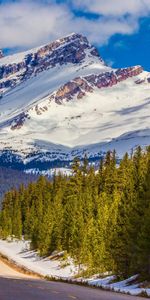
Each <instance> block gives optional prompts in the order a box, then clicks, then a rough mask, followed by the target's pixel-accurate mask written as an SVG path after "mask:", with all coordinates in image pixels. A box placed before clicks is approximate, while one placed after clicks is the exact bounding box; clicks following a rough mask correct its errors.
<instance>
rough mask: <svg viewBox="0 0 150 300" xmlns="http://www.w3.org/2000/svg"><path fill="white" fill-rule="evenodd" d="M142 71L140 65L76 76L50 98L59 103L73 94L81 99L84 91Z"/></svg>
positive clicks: (87, 91) (114, 83)
mask: <svg viewBox="0 0 150 300" xmlns="http://www.w3.org/2000/svg"><path fill="white" fill-rule="evenodd" d="M142 72H143V68H142V67H141V66H135V67H130V68H124V69H118V70H116V71H111V72H105V73H101V74H98V75H95V74H91V75H88V76H85V77H78V78H75V79H74V80H72V81H70V82H68V83H66V84H65V85H63V86H62V87H61V88H60V89H59V90H58V91H57V92H56V93H54V94H53V95H52V96H51V97H50V100H51V101H55V102H56V103H57V104H61V103H62V101H63V100H67V101H70V100H71V99H72V98H73V97H74V96H76V97H77V99H81V98H83V97H84V96H85V95H86V93H89V92H90V93H92V92H93V91H94V88H96V87H97V88H98V89H101V88H108V87H111V86H113V85H116V84H117V83H119V82H121V81H123V80H126V79H127V78H130V77H134V76H137V75H139V74H140V73H142Z"/></svg>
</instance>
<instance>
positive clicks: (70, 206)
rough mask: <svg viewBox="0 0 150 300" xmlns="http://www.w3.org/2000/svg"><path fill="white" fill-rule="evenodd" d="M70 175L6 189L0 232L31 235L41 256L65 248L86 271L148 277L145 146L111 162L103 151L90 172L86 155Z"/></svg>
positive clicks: (149, 185)
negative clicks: (137, 274) (85, 267)
mask: <svg viewBox="0 0 150 300" xmlns="http://www.w3.org/2000/svg"><path fill="white" fill-rule="evenodd" d="M72 169H73V176H70V177H66V176H63V175H61V174H60V175H58V176H54V178H53V181H52V182H49V181H48V180H47V179H46V178H44V177H40V178H39V179H38V181H37V182H36V183H31V184H29V185H28V187H27V188H25V187H23V186H21V187H20V190H19V191H17V190H12V191H10V192H8V193H7V194H6V195H5V197H4V200H3V207H2V211H1V214H0V235H1V237H2V238H6V237H8V236H10V235H15V236H16V237H18V238H21V237H22V235H24V237H25V238H26V239H31V241H32V247H33V248H34V249H38V251H39V253H40V255H49V254H50V253H52V252H53V251H54V250H58V251H59V250H66V251H67V253H68V254H69V255H70V256H71V257H73V258H74V259H75V261H76V262H77V263H78V264H83V265H86V266H87V269H88V272H89V273H91V274H92V273H98V272H104V271H112V272H115V273H116V274H117V275H120V276H121V277H127V276H129V275H131V274H136V273H141V274H144V276H145V275H146V276H150V147H149V148H148V149H147V150H146V151H142V150H141V148H140V147H139V148H137V150H136V151H135V153H134V154H133V155H132V157H129V156H128V154H125V156H124V158H123V159H122V161H121V162H120V164H119V165H118V164H116V154H115V151H114V152H113V153H112V152H108V153H107V154H106V157H105V158H104V160H103V161H101V162H100V167H99V171H98V172H96V173H95V170H94V168H93V167H92V166H89V165H88V161H87V159H86V157H85V159H84V163H83V165H82V166H81V165H80V163H79V161H78V159H75V160H74V163H73V165H72Z"/></svg>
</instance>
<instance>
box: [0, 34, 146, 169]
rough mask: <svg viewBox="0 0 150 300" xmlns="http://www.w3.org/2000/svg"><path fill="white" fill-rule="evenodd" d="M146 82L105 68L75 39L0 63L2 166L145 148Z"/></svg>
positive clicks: (142, 74) (130, 71) (135, 73)
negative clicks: (137, 147)
mask: <svg viewBox="0 0 150 300" xmlns="http://www.w3.org/2000/svg"><path fill="white" fill-rule="evenodd" d="M149 83H150V74H149V73H148V72H146V71H144V70H143V68H142V67H141V66H132V67H127V68H121V69H113V68H110V67H109V66H107V65H106V64H105V63H104V61H103V60H102V58H101V56H100V55H99V53H98V51H97V50H96V48H95V47H93V46H92V45H91V44H90V43H89V42H88V40H87V39H86V37H83V36H82V35H80V34H71V35H69V36H67V37H65V38H62V39H60V40H57V41H55V42H52V43H50V44H48V45H44V46H41V47H39V48H36V49H31V50H29V51H26V52H24V53H20V54H14V55H11V56H6V57H3V58H1V59H0V95H1V97H0V165H3V166H15V167H16V168H19V169H20V168H21V169H35V168H41V169H42V168H44V169H46V168H50V167H56V166H61V167H65V166H68V165H69V164H70V162H71V161H72V159H73V158H74V157H75V156H79V157H80V158H81V159H82V158H83V157H84V154H85V153H87V154H88V156H89V158H90V160H91V161H93V162H95V161H97V160H99V158H100V157H101V156H103V155H104V153H105V152H106V151H107V150H109V149H110V150H113V149H114V148H115V149H116V150H117V152H118V155H119V157H121V156H122V155H123V153H124V152H125V151H128V152H130V151H133V149H134V148H135V147H136V146H137V145H139V144H140V145H142V146H146V145H148V144H150V117H149V110H150V84H149Z"/></svg>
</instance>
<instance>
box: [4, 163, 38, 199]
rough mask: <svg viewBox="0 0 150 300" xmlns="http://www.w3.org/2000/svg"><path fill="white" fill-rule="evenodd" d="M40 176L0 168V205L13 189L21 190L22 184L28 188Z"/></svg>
mask: <svg viewBox="0 0 150 300" xmlns="http://www.w3.org/2000/svg"><path fill="white" fill-rule="evenodd" d="M37 178H38V176H35V175H32V174H31V175H30V174H26V173H24V172H23V171H17V170H13V169H11V168H4V167H0V204H1V202H2V198H3V196H4V194H5V193H6V192H7V191H9V190H10V189H12V188H16V189H17V188H19V187H20V185H21V184H24V185H25V186H27V185H28V184H29V182H33V181H36V180H37Z"/></svg>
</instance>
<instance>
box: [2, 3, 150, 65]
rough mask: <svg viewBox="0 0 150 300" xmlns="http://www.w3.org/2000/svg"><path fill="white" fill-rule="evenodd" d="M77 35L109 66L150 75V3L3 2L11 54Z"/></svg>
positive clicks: (6, 45) (6, 41)
mask: <svg viewBox="0 0 150 300" xmlns="http://www.w3.org/2000/svg"><path fill="white" fill-rule="evenodd" d="M72 32H76V33H81V34H83V35H85V36H86V37H87V38H88V39H89V41H90V42H91V43H92V44H94V45H95V46H96V47H97V48H98V49H99V52H100V54H101V56H102V57H103V59H104V60H105V61H106V62H107V64H109V65H111V66H113V67H125V66H131V65H142V66H143V67H144V69H145V70H149V71H150V63H149V52H150V51H149V48H150V0H0V48H2V49H4V51H5V53H6V54H9V53H14V52H18V51H23V50H26V49H30V48H33V47H36V46H39V45H42V44H46V43H48V42H50V41H53V40H55V39H57V38H60V37H63V36H65V35H67V34H70V33H72Z"/></svg>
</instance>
